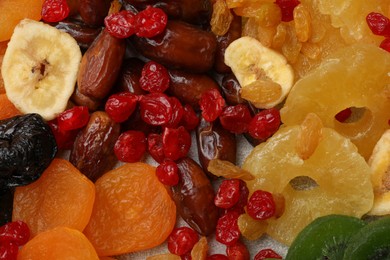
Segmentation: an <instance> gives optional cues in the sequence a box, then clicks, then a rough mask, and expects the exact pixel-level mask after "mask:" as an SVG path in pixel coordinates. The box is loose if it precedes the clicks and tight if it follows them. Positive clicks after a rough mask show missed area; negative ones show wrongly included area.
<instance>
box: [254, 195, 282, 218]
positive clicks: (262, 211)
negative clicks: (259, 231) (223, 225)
mask: <svg viewBox="0 0 390 260" xmlns="http://www.w3.org/2000/svg"><path fill="white" fill-rule="evenodd" d="M247 213H248V215H249V216H251V217H252V218H254V219H257V220H265V219H268V218H271V217H273V216H274V215H275V213H276V204H275V201H274V198H273V196H272V194H271V193H269V192H268V191H263V190H256V191H255V192H253V194H252V195H251V196H250V198H249V200H248V204H247Z"/></svg>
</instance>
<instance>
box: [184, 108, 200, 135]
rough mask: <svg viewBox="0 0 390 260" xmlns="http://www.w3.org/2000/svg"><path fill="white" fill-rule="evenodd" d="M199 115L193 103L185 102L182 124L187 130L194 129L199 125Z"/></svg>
mask: <svg viewBox="0 0 390 260" xmlns="http://www.w3.org/2000/svg"><path fill="white" fill-rule="evenodd" d="M199 121H200V119H199V117H198V115H197V114H196V113H195V111H194V109H193V108H192V106H191V105H189V104H185V105H184V106H183V116H182V118H181V122H180V125H182V126H184V128H185V129H187V131H191V130H194V129H195V128H196V127H197V126H198V125H199Z"/></svg>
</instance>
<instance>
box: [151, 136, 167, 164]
mask: <svg viewBox="0 0 390 260" xmlns="http://www.w3.org/2000/svg"><path fill="white" fill-rule="evenodd" d="M148 152H149V154H150V156H152V158H153V159H154V160H155V161H156V162H158V163H162V162H163V161H164V158H165V156H164V149H163V139H162V135H160V134H156V133H151V134H149V135H148Z"/></svg>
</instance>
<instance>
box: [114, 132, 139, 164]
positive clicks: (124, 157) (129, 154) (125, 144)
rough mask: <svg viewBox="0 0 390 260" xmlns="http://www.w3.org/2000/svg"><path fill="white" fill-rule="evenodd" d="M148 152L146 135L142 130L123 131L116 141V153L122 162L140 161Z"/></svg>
mask: <svg viewBox="0 0 390 260" xmlns="http://www.w3.org/2000/svg"><path fill="white" fill-rule="evenodd" d="M145 152H146V137H145V134H144V133H143V132H141V131H134V130H129V131H126V132H123V133H122V134H121V135H120V136H119V137H118V140H117V141H116V143H115V146H114V153H115V155H116V157H117V158H118V160H120V161H122V162H129V163H131V162H138V161H140V160H141V159H142V157H143V156H144V153H145Z"/></svg>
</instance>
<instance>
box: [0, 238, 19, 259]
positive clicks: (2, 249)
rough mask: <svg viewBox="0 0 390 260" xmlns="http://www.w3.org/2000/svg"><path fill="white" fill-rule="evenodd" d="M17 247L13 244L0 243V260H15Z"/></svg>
mask: <svg viewBox="0 0 390 260" xmlns="http://www.w3.org/2000/svg"><path fill="white" fill-rule="evenodd" d="M18 250H19V246H18V245H17V244H15V243H13V242H5V243H0V260H16V259H17V256H18Z"/></svg>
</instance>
